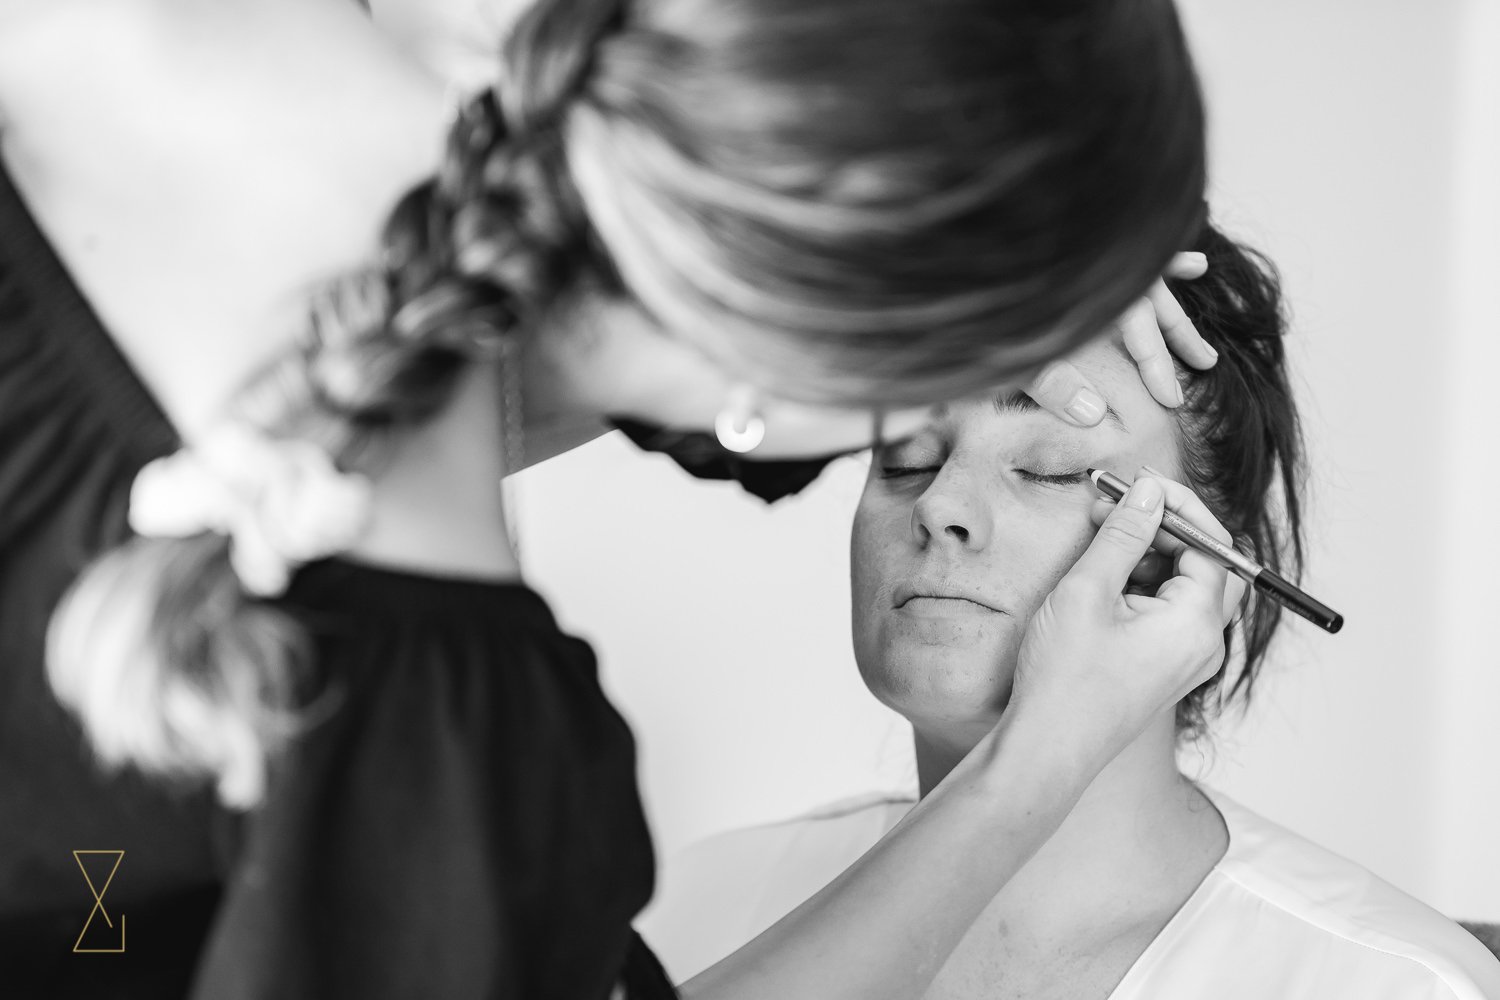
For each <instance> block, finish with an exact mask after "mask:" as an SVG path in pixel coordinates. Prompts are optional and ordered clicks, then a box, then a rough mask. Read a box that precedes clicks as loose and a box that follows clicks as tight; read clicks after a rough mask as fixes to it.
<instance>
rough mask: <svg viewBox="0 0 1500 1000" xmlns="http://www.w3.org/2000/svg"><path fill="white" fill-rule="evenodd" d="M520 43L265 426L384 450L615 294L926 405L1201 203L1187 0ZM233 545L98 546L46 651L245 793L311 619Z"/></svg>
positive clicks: (976, 8) (333, 300)
mask: <svg viewBox="0 0 1500 1000" xmlns="http://www.w3.org/2000/svg"><path fill="white" fill-rule="evenodd" d="M501 70H502V73H501V80H500V83H499V85H498V87H497V89H496V91H495V92H494V93H488V94H482V95H480V96H479V97H478V98H477V99H475V100H473V101H471V102H470V103H469V104H468V105H467V106H466V107H465V109H464V110H463V112H462V113H461V114H460V115H459V116H458V119H457V121H456V122H455V124H454V127H453V129H452V130H451V134H450V136H449V140H448V148H447V152H446V155H445V157H444V160H443V163H442V165H441V167H440V169H439V170H438V172H437V174H436V176H435V177H433V178H431V179H430V180H428V181H426V182H425V183H422V184H420V185H418V186H417V187H415V188H414V189H413V190H411V191H410V192H409V193H408V194H407V195H406V196H405V197H404V198H402V199H401V201H400V203H399V204H398V205H397V206H396V207H395V209H394V210H393V212H392V213H391V216H390V218H389V220H388V221H387V224H386V226H385V230H384V236H383V239H382V245H381V255H380V257H379V259H378V260H376V261H374V262H372V264H371V265H370V266H368V267H366V268H364V269H363V270H361V271H359V272H357V273H354V274H351V275H349V276H347V277H345V278H343V279H341V280H339V281H337V282H335V283H333V284H332V285H331V286H330V288H329V289H328V290H327V291H326V292H325V293H324V294H322V295H321V296H320V297H319V298H318V300H317V302H316V303H315V304H314V306H313V308H312V310H311V314H310V318H309V321H308V325H307V330H306V336H305V337H304V338H303V340H302V342H301V344H300V345H299V346H298V347H297V349H296V350H295V351H293V352H291V353H289V354H288V355H287V356H286V357H285V358H284V359H282V361H281V362H280V363H279V364H277V365H276V366H274V368H273V369H272V370H271V371H270V372H268V373H267V374H265V375H264V376H263V377H261V378H260V379H258V380H257V381H256V382H255V383H254V384H253V385H252V386H251V387H250V388H249V390H248V391H247V392H246V393H245V394H244V396H243V397H242V398H241V399H240V400H239V401H238V410H239V413H240V415H241V416H242V417H243V418H244V419H246V420H248V421H249V422H251V423H253V424H255V425H256V426H258V427H260V428H261V429H263V430H265V431H267V432H268V433H269V434H271V435H272V436H279V437H289V438H304V439H311V440H314V441H317V442H318V443H320V444H322V445H323V446H324V447H326V448H327V449H328V451H329V452H330V454H331V455H332V456H333V458H334V459H335V461H336V462H337V463H339V464H340V465H341V466H343V467H345V468H349V467H357V468H368V467H369V463H370V462H371V460H372V459H371V456H372V454H378V449H377V450H376V451H375V452H371V451H370V450H369V449H368V447H367V446H369V445H372V444H374V445H378V444H379V443H380V442H381V441H382V440H383V439H385V438H387V437H388V436H389V434H390V432H391V431H392V430H394V429H398V428H401V427H405V426H410V425H413V424H416V423H418V422H421V421H423V420H426V419H427V418H428V417H430V416H431V415H433V414H434V413H436V412H438V411H439V410H440V409H441V408H443V407H444V406H445V405H446V403H447V401H448V400H449V399H450V398H451V397H452V395H453V393H454V391H455V387H456V386H457V384H458V381H459V378H460V376H461V375H462V374H463V373H464V372H465V371H466V370H467V369H468V368H469V367H470V365H471V363H472V362H473V361H474V360H475V359H476V358H477V357H485V356H492V352H493V351H494V350H495V348H496V346H497V344H498V345H501V346H502V347H503V346H504V345H505V344H509V343H512V342H514V341H517V340H519V339H521V338H522V337H524V336H525V335H529V334H531V333H532V332H534V331H536V330H537V329H538V328H539V327H540V326H541V325H542V324H540V323H539V322H538V319H539V318H540V317H542V316H544V315H546V314H547V313H549V311H551V310H553V309H554V308H561V307H563V306H564V305H566V304H567V303H568V302H570V301H572V300H573V299H574V298H575V297H577V296H580V295H583V294H594V293H598V292H600V291H603V292H606V293H611V294H619V295H624V296H628V297H629V298H632V299H634V300H635V301H636V302H637V303H639V304H640V305H641V306H642V307H643V308H644V309H645V310H646V311H647V312H648V313H650V314H652V315H654V316H655V317H657V318H658V319H659V320H660V321H661V323H662V326H663V328H664V331H665V332H666V333H667V335H669V336H674V337H678V338H681V339H683V340H688V341H691V342H693V343H694V345H695V346H697V347H699V348H700V349H701V350H703V351H704V352H705V353H707V354H708V355H710V356H711V357H715V358H717V359H719V360H721V361H723V362H724V363H726V364H728V365H732V366H734V367H735V368H736V369H737V370H738V371H740V372H743V373H744V374H745V375H746V377H747V378H749V379H751V380H753V381H759V382H761V383H763V384H764V385H765V386H767V387H773V388H774V389H775V391H776V392H777V393H779V394H782V395H784V396H786V397H788V398H800V399H805V400H810V401H824V402H839V403H846V404H885V405H894V404H905V403H930V402H935V401H938V400H940V399H944V398H950V397H954V396H959V395H964V394H966V393H968V392H971V391H974V390H977V389H979V388H982V387H988V386H993V385H994V384H996V383H1000V382H1004V381H1008V380H1013V379H1015V378H1016V377H1017V376H1020V375H1023V374H1025V373H1027V372H1029V371H1031V370H1033V369H1035V368H1036V367H1038V366H1039V365H1041V364H1043V363H1044V362H1046V361H1048V360H1050V359H1052V358H1055V357H1057V356H1059V355H1060V354H1062V353H1064V352H1065V351H1067V350H1068V349H1070V348H1072V347H1075V346H1077V345H1078V344H1079V343H1081V342H1082V341H1084V340H1085V339H1087V338H1088V337H1090V336H1092V335H1094V334H1095V332H1096V331H1098V330H1100V329H1102V328H1103V327H1104V326H1106V325H1107V323H1108V322H1109V321H1111V320H1112V319H1113V318H1114V317H1116V316H1117V315H1118V314H1119V313H1120V312H1121V311H1122V310H1123V309H1124V308H1125V307H1126V306H1127V305H1128V304H1129V303H1130V302H1131V301H1132V300H1133V299H1134V298H1135V297H1137V296H1138V295H1140V294H1141V293H1142V292H1143V291H1144V289H1145V288H1146V287H1147V285H1148V284H1149V283H1150V282H1151V281H1152V280H1154V278H1155V277H1156V275H1158V274H1159V273H1160V272H1161V271H1162V269H1163V267H1164V266H1165V264H1166V262H1167V260H1168V259H1169V258H1170V256H1171V254H1172V253H1173V252H1174V251H1176V250H1179V249H1181V244H1182V243H1183V241H1184V239H1185V238H1186V236H1187V235H1188V234H1190V233H1191V232H1193V231H1194V230H1195V229H1196V227H1197V225H1198V223H1199V219H1200V215H1201V211H1200V208H1201V198H1202V193H1203V185H1204V158H1205V157H1204V148H1203V146H1204V143H1203V108H1202V103H1201V98H1200V94H1199V90H1198V85H1197V81H1196V78H1195V76H1194V73H1193V68H1192V65H1191V62H1190V60H1189V57H1188V53H1187V50H1186V47H1185V44H1184V41H1183V37H1182V32H1181V29H1180V26H1179V24H1178V21H1177V17H1176V13H1175V10H1174V8H1173V6H1172V4H1171V2H1170V0H944V2H942V3H931V4H914V3H911V2H909V0H879V2H877V0H736V2H727V3H726V2H723V0H634V2H632V3H630V4H629V5H628V8H627V5H625V4H622V3H621V2H620V0H538V2H536V3H535V4H533V5H532V7H531V8H530V9H529V10H528V11H527V12H526V13H525V14H524V15H523V16H522V17H521V19H520V21H519V22H518V23H517V25H516V27H515V28H514V30H513V33H512V35H511V37H510V38H509V40H508V41H507V42H506V44H505V47H504V51H503V53H502V59H501ZM227 552H228V547H227V546H226V545H224V544H223V543H222V540H215V539H204V538H198V539H187V540H180V541H173V540H160V539H137V540H135V541H134V542H132V543H131V544H130V545H128V546H126V547H125V548H122V549H120V550H117V551H116V552H114V553H111V554H109V555H107V556H106V557H105V558H104V559H103V560H102V561H101V563H100V565H99V566H98V567H97V568H96V569H95V570H93V571H91V572H88V573H86V574H84V576H83V577H82V578H81V579H80V581H79V582H78V584H77V585H76V586H75V588H74V590H73V592H72V593H71V595H70V597H69V598H68V599H67V601H66V602H65V603H64V605H63V607H62V608H61V609H60V610H59V613H58V615H57V616H55V618H54V622H53V630H52V637H53V642H52V650H51V655H50V658H49V659H50V669H51V673H52V680H53V685H54V688H55V689H56V691H57V692H58V694H59V697H60V698H62V700H63V701H64V702H66V703H68V704H70V705H72V706H73V707H74V708H75V709H76V710H77V711H79V713H80V714H81V715H82V716H83V717H84V721H85V724H86V728H87V729H88V731H89V732H90V734H91V737H92V739H93V742H94V745H95V748H96V750H98V752H99V754H100V756H101V758H103V759H105V760H108V761H114V762H124V761H127V760H128V761H135V762H137V763H141V764H143V765H144V766H148V767H150V768H152V769H155V770H177V771H183V772H187V773H199V774H207V775H212V776H214V777H215V778H216V779H217V780H218V782H219V789H220V792H221V794H222V795H224V796H225V797H226V799H232V800H234V801H236V802H239V803H248V802H253V801H254V800H255V799H256V798H257V797H258V795H259V793H260V788H261V783H262V779H263V771H264V763H265V758H266V756H267V754H269V753H271V752H274V751H275V749H276V748H277V747H278V746H279V745H280V744H281V743H282V742H284V740H285V739H286V738H287V737H288V734H289V733H290V732H291V731H292V727H291V726H290V725H289V722H288V720H289V719H290V718H292V717H293V714H294V712H293V710H294V709H295V708H296V706H297V702H296V697H295V692H296V691H297V690H298V684H297V683H295V682H294V681H295V678H294V677H293V671H294V663H295V657H294V656H293V655H292V654H293V653H294V652H295V651H296V650H298V649H300V648H303V647H304V646H305V643H303V642H301V641H300V640H299V637H298V635H297V630H296V629H295V627H294V625H293V623H292V622H291V621H290V620H289V619H287V618H285V617H284V616H282V615H280V614H279V613H278V612H277V610H276V608H275V606H274V605H273V604H268V603H266V602H261V601H257V600H253V599H251V598H249V597H247V596H246V595H245V594H243V593H242V592H241V591H240V590H239V589H237V588H236V587H234V586H232V585H231V584H232V583H233V581H232V579H231V577H230V576H229V574H230V573H231V572H232V570H231V567H230V565H229V561H228V558H227ZM188 555H191V556H192V558H187V556H188ZM169 563H170V564H171V567H172V569H171V570H170V572H169V571H168V569H167V568H166V567H167V565H168V564H169ZM183 574H186V576H184V575H183ZM166 576H171V578H172V582H173V585H172V586H170V587H167V586H165V583H166ZM210 601H211V602H213V607H212V608H209V607H206V606H205V602H210ZM204 621H215V622H220V623H226V628H225V630H224V631H223V632H222V635H223V636H224V637H225V638H223V639H219V638H215V637H213V636H208V635H206V634H203V633H202V631H201V627H202V623H203V622H204ZM229 625H232V626H233V627H232V628H231V627H228V626H229ZM179 627H180V628H182V629H186V630H188V631H193V630H195V629H196V630H198V631H196V632H194V634H195V635H197V636H198V640H201V641H192V642H185V641H179V637H178V636H177V635H176V630H177V629H178V628H179ZM210 640H211V641H210ZM127 697H128V698H130V699H131V700H130V701H129V704H131V705H133V706H135V709H134V711H135V712H137V713H139V714H140V715H141V717H139V718H132V719H130V720H123V719H122V718H121V716H122V715H124V714H125V713H123V712H121V711H120V710H119V709H118V708H117V701H114V700H112V698H127Z"/></svg>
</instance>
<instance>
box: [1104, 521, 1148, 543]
mask: <svg viewBox="0 0 1500 1000" xmlns="http://www.w3.org/2000/svg"><path fill="white" fill-rule="evenodd" d="M1155 535H1156V528H1155V526H1153V525H1149V524H1147V523H1146V522H1145V521H1144V520H1142V519H1141V518H1138V517H1133V516H1130V515H1129V514H1126V513H1120V514H1116V515H1115V516H1113V517H1111V518H1109V520H1107V521H1105V522H1104V525H1103V527H1101V528H1100V529H1099V536H1100V537H1101V538H1103V539H1104V540H1105V541H1106V542H1107V543H1109V544H1112V545H1120V546H1137V545H1139V544H1141V543H1142V542H1144V541H1146V540H1147V539H1149V538H1153V537H1155Z"/></svg>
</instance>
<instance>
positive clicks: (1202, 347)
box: [1146, 279, 1219, 370]
mask: <svg viewBox="0 0 1500 1000" xmlns="http://www.w3.org/2000/svg"><path fill="white" fill-rule="evenodd" d="M1146 298H1148V299H1150V300H1151V305H1152V307H1153V308H1154V309H1155V310H1156V324H1157V326H1158V327H1160V328H1161V335H1162V339H1163V340H1165V341H1166V342H1167V346H1168V347H1170V348H1171V349H1172V353H1173V354H1175V355H1177V356H1178V357H1179V358H1181V359H1182V360H1183V361H1185V362H1186V363H1187V364H1189V365H1191V366H1193V367H1194V368H1197V369H1200V370H1202V369H1208V368H1212V367H1213V366H1214V363H1215V362H1216V361H1218V360H1219V352H1218V351H1216V350H1214V349H1213V348H1212V347H1210V346H1209V343H1208V341H1206V340H1204V339H1203V335H1202V334H1201V333H1199V332H1198V328H1197V327H1196V326H1194V325H1193V321H1192V320H1190V319H1188V314H1187V313H1185V312H1183V311H1182V303H1180V302H1178V301H1177V297H1176V296H1175V295H1173V294H1172V293H1171V291H1169V290H1168V289H1167V286H1166V283H1165V282H1163V281H1162V280H1160V279H1157V282H1156V284H1154V285H1152V286H1151V289H1150V291H1148V292H1147V293H1146Z"/></svg>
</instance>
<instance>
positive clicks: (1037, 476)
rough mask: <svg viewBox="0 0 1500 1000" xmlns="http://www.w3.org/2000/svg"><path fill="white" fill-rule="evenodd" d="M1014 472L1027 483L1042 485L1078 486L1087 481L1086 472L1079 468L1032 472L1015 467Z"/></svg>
mask: <svg viewBox="0 0 1500 1000" xmlns="http://www.w3.org/2000/svg"><path fill="white" fill-rule="evenodd" d="M1016 474H1017V475H1019V476H1020V477H1021V478H1022V479H1024V480H1026V481H1027V482H1028V483H1040V484H1042V485H1044V486H1078V485H1081V484H1083V483H1086V482H1088V478H1089V477H1088V473H1086V472H1084V471H1083V470H1082V469H1080V470H1079V471H1077V472H1060V473H1050V474H1049V473H1045V472H1032V471H1030V470H1029V469H1017V470H1016Z"/></svg>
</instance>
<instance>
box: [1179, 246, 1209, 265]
mask: <svg viewBox="0 0 1500 1000" xmlns="http://www.w3.org/2000/svg"><path fill="white" fill-rule="evenodd" d="M1183 256H1184V257H1186V258H1188V259H1189V260H1191V261H1192V262H1193V263H1194V264H1197V265H1198V266H1199V267H1207V266H1208V254H1206V253H1202V252H1200V251H1197V250H1188V251H1186V252H1185V253H1183Z"/></svg>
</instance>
